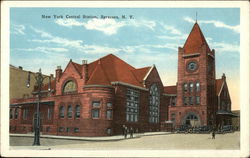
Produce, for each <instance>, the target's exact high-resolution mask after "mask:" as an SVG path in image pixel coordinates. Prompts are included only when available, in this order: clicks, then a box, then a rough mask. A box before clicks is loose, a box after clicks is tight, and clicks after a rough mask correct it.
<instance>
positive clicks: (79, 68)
mask: <svg viewBox="0 0 250 158" xmlns="http://www.w3.org/2000/svg"><path fill="white" fill-rule="evenodd" d="M71 62H72V61H71ZM72 64H73V66H74V67H75V69H76V71H77V72H78V73H79V74H80V75H81V74H82V65H80V64H77V63H75V62H72Z"/></svg>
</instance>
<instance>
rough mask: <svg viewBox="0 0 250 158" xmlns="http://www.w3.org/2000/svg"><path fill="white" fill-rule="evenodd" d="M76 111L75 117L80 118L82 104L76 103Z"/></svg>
mask: <svg viewBox="0 0 250 158" xmlns="http://www.w3.org/2000/svg"><path fill="white" fill-rule="evenodd" d="M75 111H76V112H75V118H80V105H76V107H75Z"/></svg>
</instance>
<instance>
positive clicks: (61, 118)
mask: <svg viewBox="0 0 250 158" xmlns="http://www.w3.org/2000/svg"><path fill="white" fill-rule="evenodd" d="M215 72H216V70H215V50H211V49H210V48H209V46H208V44H207V42H206V39H205V37H204V35H203V33H202V31H201V29H200V27H199V25H198V23H195V24H194V26H193V29H192V30H191V32H190V34H189V36H188V38H187V40H186V42H185V44H184V46H183V47H179V48H178V81H177V84H176V85H173V86H166V87H164V86H163V84H162V81H161V78H160V76H159V74H158V71H157V69H156V67H155V66H154V65H153V66H150V67H144V68H140V69H137V68H134V67H133V66H131V65H129V64H128V63H126V62H125V61H123V60H121V59H120V58H118V57H116V56H114V55H112V54H109V55H107V56H104V57H102V58H100V59H98V60H96V61H94V62H92V63H89V64H88V63H87V61H86V60H83V62H82V64H77V63H75V62H73V61H72V60H70V61H69V63H68V65H67V67H66V68H65V70H64V71H63V70H62V69H61V67H60V66H59V67H57V69H56V70H55V74H56V75H55V79H54V80H53V81H52V82H51V89H52V91H51V92H46V93H43V94H42V98H41V101H40V102H41V103H40V105H41V106H40V116H41V132H42V133H44V134H53V135H69V136H107V135H117V134H122V126H123V125H126V126H127V127H129V128H131V127H132V128H133V129H134V131H135V132H149V131H159V130H166V129H168V128H169V126H168V125H169V123H171V124H172V125H173V126H174V127H175V128H176V127H179V126H181V125H187V126H193V127H198V126H217V127H220V126H223V125H228V124H231V117H232V113H231V99H230V94H229V90H228V87H227V83H226V76H225V74H223V75H222V77H221V78H220V79H216V76H215V74H216V73H215ZM47 88H48V84H45V85H44V86H43V90H44V91H45V90H46V89H47ZM35 91H36V89H34V92H35ZM33 94H35V93H33ZM36 104H37V98H36V95H33V97H30V98H19V99H12V100H11V105H10V132H12V133H28V132H32V131H33V129H34V128H33V124H34V116H35V107H36Z"/></svg>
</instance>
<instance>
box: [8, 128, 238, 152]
mask: <svg viewBox="0 0 250 158" xmlns="http://www.w3.org/2000/svg"><path fill="white" fill-rule="evenodd" d="M40 142H41V148H50V150H53V149H57V150H58V149H97V150H109V149H123V150H124V149H133V150H135V149H154V150H156V149H159V150H163V149H168V150H171V149H235V150H237V149H239V148H240V132H234V133H227V134H216V137H215V139H211V134H164V135H150V136H142V137H137V138H132V139H130V138H129V139H122V140H105V141H86V140H65V139H50V138H41V141H40ZM32 143H33V138H32V137H13V136H11V137H10V146H11V148H10V149H26V148H27V149H32V148H34V147H33V146H32Z"/></svg>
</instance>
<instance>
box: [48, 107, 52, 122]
mask: <svg viewBox="0 0 250 158" xmlns="http://www.w3.org/2000/svg"><path fill="white" fill-rule="evenodd" d="M51 118H52V108H51V107H48V120H51Z"/></svg>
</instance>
